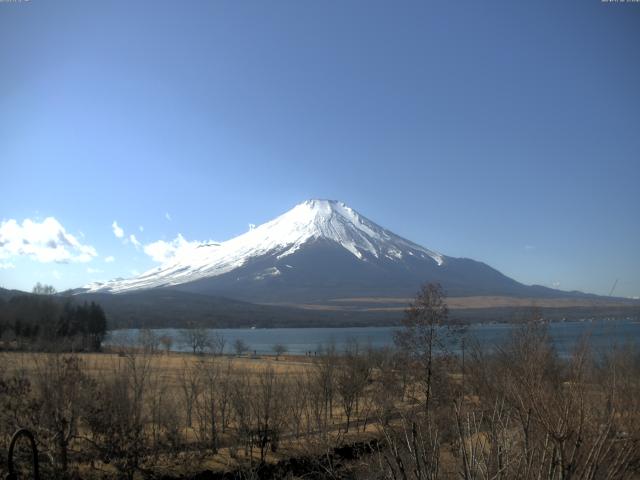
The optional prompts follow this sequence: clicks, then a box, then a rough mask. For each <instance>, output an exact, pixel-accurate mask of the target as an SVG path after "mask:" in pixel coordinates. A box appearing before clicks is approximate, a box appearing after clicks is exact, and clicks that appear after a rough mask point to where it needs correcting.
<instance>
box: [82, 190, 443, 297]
mask: <svg viewBox="0 0 640 480" xmlns="http://www.w3.org/2000/svg"><path fill="white" fill-rule="evenodd" d="M314 240H325V241H326V240H328V241H330V242H334V243H335V244H338V245H340V246H341V247H342V248H344V249H345V250H347V251H348V252H349V253H351V254H352V255H353V256H355V257H356V258H357V259H359V260H361V261H363V262H367V261H369V260H370V259H374V258H375V259H380V258H387V259H389V260H391V261H394V260H400V259H402V258H405V257H406V256H413V257H417V258H421V259H425V260H428V261H433V262H435V264H436V265H438V266H440V265H443V263H444V262H445V261H446V257H444V256H443V255H441V254H439V253H437V252H434V251H432V250H428V249H426V248H423V247H421V246H419V245H417V244H415V243H412V242H410V241H408V240H405V239H404V238H401V237H399V236H397V235H395V234H393V233H392V232H390V231H388V230H385V229H384V228H382V227H380V226H378V225H376V224H375V223H374V222H372V221H371V220H368V219H367V218H365V217H364V216H362V215H360V214H359V213H358V212H356V211H355V210H353V209H352V208H350V207H348V206H347V205H345V204H344V203H342V202H337V201H333V200H308V201H306V202H303V203H301V204H299V205H296V206H295V207H294V208H292V209H291V210H289V211H288V212H286V213H285V214H283V215H281V216H279V217H277V218H276V219H274V220H272V221H270V222H267V223H264V224H262V225H260V226H258V227H256V228H254V229H252V230H250V231H248V232H246V233H244V234H242V235H239V236H237V237H235V238H232V239H231V240H228V241H226V242H222V243H220V244H210V245H201V246H199V247H197V248H194V249H191V250H190V251H188V252H187V253H186V254H184V255H183V256H181V257H180V258H175V259H173V260H172V261H170V262H168V263H167V264H165V265H161V266H160V267H158V268H154V269H152V270H149V271H147V272H145V273H143V274H141V275H139V276H137V277H134V278H131V279H128V280H117V281H110V282H107V283H104V284H90V285H87V286H86V287H85V288H87V289H88V290H89V291H91V292H111V293H120V292H127V291H133V290H139V289H146V288H154V287H162V286H172V285H180V284H183V283H188V282H193V281H196V280H200V279H203V278H208V277H215V276H219V275H223V274H225V273H228V272H231V271H233V270H234V269H236V268H239V267H241V266H243V265H245V264H246V263H247V262H249V261H251V259H254V258H257V257H261V256H264V255H272V256H274V257H275V258H277V259H282V258H283V257H286V256H288V255H291V254H293V253H295V252H296V251H298V250H299V249H300V248H302V247H303V246H304V245H305V244H308V243H309V242H312V241H314ZM276 271H277V269H276V270H275V271H273V272H271V273H270V275H278V273H276Z"/></svg>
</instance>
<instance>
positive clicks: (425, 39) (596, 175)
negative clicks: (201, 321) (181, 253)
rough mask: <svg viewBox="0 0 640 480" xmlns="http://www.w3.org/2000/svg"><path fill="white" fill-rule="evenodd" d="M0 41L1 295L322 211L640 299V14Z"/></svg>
mask: <svg viewBox="0 0 640 480" xmlns="http://www.w3.org/2000/svg"><path fill="white" fill-rule="evenodd" d="M0 44H1V45H2V49H1V50H0V172H1V173H2V177H1V180H0V182H1V183H0V185H1V196H0V198H1V201H0V221H1V222H3V223H2V224H1V225H2V227H1V228H3V229H4V230H3V232H4V235H5V240H4V243H5V245H4V246H1V247H0V285H2V286H4V287H8V288H21V289H30V288H31V286H32V285H33V284H34V283H35V282H37V281H41V282H46V283H50V284H53V285H54V286H56V287H57V288H58V289H64V288H69V287H75V286H79V285H83V284H85V283H87V282H89V281H92V280H104V279H109V278H114V277H118V276H124V277H127V276H131V275H132V274H133V273H135V272H142V271H144V270H146V269H148V268H151V267H153V266H155V265H157V263H156V261H154V259H153V258H151V257H150V256H149V255H148V254H147V253H148V252H145V248H144V247H145V245H149V244H154V242H158V241H164V242H172V241H174V240H175V239H176V238H177V236H178V234H181V235H182V238H184V239H186V240H185V241H203V240H208V239H214V240H225V239H228V238H230V237H232V236H235V235H237V234H240V233H243V232H244V231H246V230H247V229H248V228H249V227H248V224H249V223H255V224H258V223H262V222H264V221H267V220H269V219H271V218H273V217H275V216H276V215H278V214H281V213H283V212H285V211H286V210H288V209H289V208H291V207H293V206H294V205H295V204H297V203H299V202H301V201H304V200H305V199H308V198H332V199H339V200H342V201H344V202H346V203H347V204H349V205H350V206H352V207H353V208H355V209H356V210H358V211H359V212H361V213H362V214H364V215H365V216H368V217H369V218H371V219H372V220H374V221H376V222H377V223H379V224H381V225H383V226H385V227H387V228H389V229H391V230H392V231H394V232H396V233H398V234H400V235H402V236H405V237H407V238H409V239H411V240H413V241H416V242H417V243H420V244H422V245H425V246H427V247H429V248H432V249H435V250H439V251H441V252H442V253H445V254H447V255H453V256H464V257H470V258H474V259H477V260H481V261H484V262H486V263H488V264H490V265H492V266H494V267H496V268H498V269H499V270H501V271H502V272H504V273H505V274H507V275H509V276H512V277H514V278H516V279H517V280H520V281H522V282H525V283H538V284H542V285H548V286H557V287H559V288H561V289H567V290H572V289H579V290H583V291H588V292H595V293H601V294H607V293H608V292H609V290H610V288H611V286H612V285H613V283H614V281H615V280H616V279H619V281H618V286H617V287H616V291H615V293H616V294H618V295H623V296H638V295H640V252H639V248H638V247H639V246H640V213H639V211H638V210H639V207H640V53H639V50H638V45H640V4H638V3H615V4H610V3H603V2H601V1H600V0H580V1H578V0H575V1H563V2H557V1H552V0H548V1H545V0H541V1H535V2H514V1H511V0H505V1H478V0H472V1H465V0H460V1H456V2H435V1H434V2H432V1H415V2H414V1H406V2H387V1H374V0H367V1H355V0H354V1H348V2H344V1H331V0H329V1H322V2H311V1H304V0H303V1H300V0H292V1H276V2H263V1H247V2H236V1H195V0H193V1H192V0H187V1H181V2H176V1H173V2H162V1H153V2H151V1H127V2H123V1H122V2H121V1H109V2H86V1H77V2H76V1H63V0H61V1H55V2H52V1H45V0H31V1H22V2H15V3H0ZM49 217H51V220H49V221H46V219H47V218H49ZM114 221H115V222H117V226H118V227H119V228H121V229H122V230H123V235H122V237H121V238H118V237H117V236H116V235H114V228H113V225H114ZM131 234H133V235H135V241H133V239H131V237H130V235H131ZM10 235H13V237H12V238H13V240H12V241H11V242H9V241H8V240H7V238H8V236H10ZM24 240H27V242H29V243H28V248H27V247H24V248H23V246H24V245H27V244H26V243H24V242H23V243H20V242H21V241H24ZM38 242H40V243H39V244H38ZM136 242H139V245H137V243H136ZM21 245H22V246H21ZM155 245H156V246H158V245H165V246H167V245H168V243H167V244H155ZM54 247H55V248H54ZM52 249H53V250H52ZM147 250H148V249H147ZM110 257H112V259H113V261H105V260H106V259H109V260H111V258H110ZM158 259H159V258H158V257H157V256H156V260H158Z"/></svg>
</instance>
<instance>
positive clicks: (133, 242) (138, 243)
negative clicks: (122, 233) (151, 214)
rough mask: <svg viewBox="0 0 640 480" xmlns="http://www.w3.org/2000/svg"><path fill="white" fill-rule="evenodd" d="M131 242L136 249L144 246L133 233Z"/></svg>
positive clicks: (130, 237) (130, 236)
mask: <svg viewBox="0 0 640 480" xmlns="http://www.w3.org/2000/svg"><path fill="white" fill-rule="evenodd" d="M129 241H130V242H131V243H132V244H133V246H134V247H136V248H140V247H141V246H142V244H141V243H140V242H139V241H138V239H137V238H136V236H135V235H134V234H133V233H132V234H131V235H129Z"/></svg>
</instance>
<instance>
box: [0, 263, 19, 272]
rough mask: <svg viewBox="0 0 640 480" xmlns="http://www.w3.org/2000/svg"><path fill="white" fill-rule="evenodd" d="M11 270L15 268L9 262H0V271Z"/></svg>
mask: <svg viewBox="0 0 640 480" xmlns="http://www.w3.org/2000/svg"><path fill="white" fill-rule="evenodd" d="M12 268H16V266H15V265H14V264H13V263H11V262H0V270H10V269H12Z"/></svg>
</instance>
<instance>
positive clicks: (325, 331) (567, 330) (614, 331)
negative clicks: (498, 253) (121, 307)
mask: <svg viewBox="0 0 640 480" xmlns="http://www.w3.org/2000/svg"><path fill="white" fill-rule="evenodd" d="M397 328H398V327H352V328H269V329H266V328H265V329H239V328H238V329H235V328H223V329H216V330H211V332H212V333H216V334H219V335H222V337H223V338H224V339H225V352H226V353H233V343H234V342H235V340H237V339H241V340H243V341H244V342H246V344H247V345H248V346H249V349H250V351H251V352H254V351H255V352H256V353H257V354H271V353H273V346H274V345H276V344H282V345H284V346H285V347H286V348H287V351H288V353H290V354H295V355H305V354H306V353H308V352H310V353H311V354H313V352H317V351H318V350H319V349H320V348H321V347H322V346H323V345H324V346H326V345H329V344H334V345H335V346H336V348H337V349H338V350H341V349H344V348H345V346H346V345H347V344H348V343H349V342H352V341H357V342H358V343H359V344H360V345H362V346H372V347H376V348H377V347H385V346H390V345H393V332H394V331H395V330H397ZM514 328H515V326H514V325H513V324H503V323H501V324H478V325H471V326H469V327H468V329H467V331H466V333H465V334H464V337H465V339H466V341H468V342H470V341H478V342H479V343H480V344H482V345H485V346H487V347H495V346H498V345H500V344H501V343H502V342H503V341H504V340H505V339H506V338H507V337H508V335H509V333H510V332H511V331H512V330H513V329H514ZM183 332H184V331H183V330H182V329H174V328H170V329H158V330H154V333H155V334H156V335H157V336H162V335H168V336H170V337H172V338H173V346H172V347H171V349H172V350H174V351H189V349H190V348H189V346H188V345H187V344H186V343H185V341H184V340H185V339H184V333H183ZM549 333H550V335H551V338H552V339H553V342H554V344H555V347H556V349H557V351H558V353H560V354H561V355H567V354H568V353H570V352H571V350H572V348H573V347H574V346H575V345H576V343H577V341H578V340H579V339H580V338H582V337H583V336H584V335H588V337H589V341H590V344H591V346H592V347H593V348H594V349H595V350H596V351H606V350H609V349H610V348H611V347H612V346H614V345H617V346H624V345H627V344H630V343H631V344H634V345H638V346H640V321H638V320H637V319H631V318H628V319H626V320H594V321H583V322H562V323H551V324H549ZM138 334H139V330H137V329H128V330H114V331H111V332H109V335H108V337H107V339H106V340H105V342H104V343H105V345H112V346H116V345H135V344H136V343H137V340H138ZM453 348H454V349H459V346H458V347H455V346H454V347H453Z"/></svg>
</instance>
